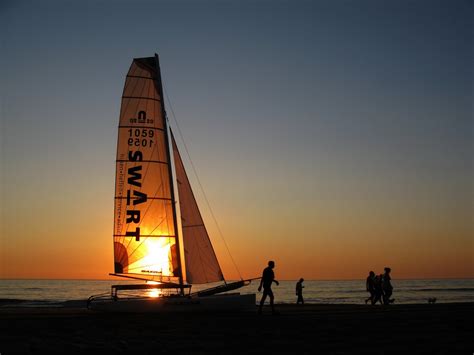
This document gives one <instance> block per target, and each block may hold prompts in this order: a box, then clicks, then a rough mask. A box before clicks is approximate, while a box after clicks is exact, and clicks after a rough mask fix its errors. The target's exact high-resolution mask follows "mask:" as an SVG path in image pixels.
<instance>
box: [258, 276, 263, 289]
mask: <svg viewBox="0 0 474 355" xmlns="http://www.w3.org/2000/svg"><path fill="white" fill-rule="evenodd" d="M262 283H263V275H262V277H261V278H260V285H259V286H258V291H261V290H262Z"/></svg>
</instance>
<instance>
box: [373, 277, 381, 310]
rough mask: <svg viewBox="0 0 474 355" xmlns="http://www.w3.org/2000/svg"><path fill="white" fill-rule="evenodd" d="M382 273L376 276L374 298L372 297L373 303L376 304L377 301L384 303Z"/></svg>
mask: <svg viewBox="0 0 474 355" xmlns="http://www.w3.org/2000/svg"><path fill="white" fill-rule="evenodd" d="M382 276H383V275H382V274H380V275H377V276H375V279H374V298H372V304H376V303H377V302H380V304H383V303H382V296H383V290H382Z"/></svg>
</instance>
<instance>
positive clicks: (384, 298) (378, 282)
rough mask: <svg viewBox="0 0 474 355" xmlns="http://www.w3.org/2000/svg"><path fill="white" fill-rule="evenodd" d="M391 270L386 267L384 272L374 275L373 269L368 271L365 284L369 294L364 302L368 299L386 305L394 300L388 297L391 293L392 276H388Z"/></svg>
mask: <svg viewBox="0 0 474 355" xmlns="http://www.w3.org/2000/svg"><path fill="white" fill-rule="evenodd" d="M391 271H392V269H390V268H389V267H386V268H385V269H384V273H383V274H380V275H375V273H374V272H373V271H370V272H369V276H368V277H367V280H366V283H365V286H366V289H367V292H369V294H370V296H369V298H367V299H366V300H365V303H367V302H369V301H370V303H371V304H376V303H377V302H380V303H381V304H385V305H388V304H390V303H393V302H394V301H395V300H394V299H392V298H390V297H391V296H392V293H393V286H392V283H391V280H392V278H391V276H390V272H391Z"/></svg>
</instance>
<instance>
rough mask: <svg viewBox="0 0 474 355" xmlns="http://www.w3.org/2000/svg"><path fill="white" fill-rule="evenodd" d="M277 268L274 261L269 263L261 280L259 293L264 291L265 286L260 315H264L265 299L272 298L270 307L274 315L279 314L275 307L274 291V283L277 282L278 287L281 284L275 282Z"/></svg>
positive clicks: (259, 310)
mask: <svg viewBox="0 0 474 355" xmlns="http://www.w3.org/2000/svg"><path fill="white" fill-rule="evenodd" d="M274 267H275V262H274V261H271V260H270V261H269V262H268V267H266V268H265V269H264V270H263V273H262V279H261V280H260V286H258V291H261V290H262V286H263V295H262V299H261V300H260V307H259V308H258V313H259V314H261V313H262V308H263V304H264V303H265V299H266V298H267V296H268V297H270V306H271V307H272V313H273V314H277V312H276V311H275V307H274V305H273V301H274V297H273V291H272V283H273V282H275V283H276V284H277V286H278V285H279V284H280V283H279V282H278V281H277V280H275V273H274V272H273V268H274Z"/></svg>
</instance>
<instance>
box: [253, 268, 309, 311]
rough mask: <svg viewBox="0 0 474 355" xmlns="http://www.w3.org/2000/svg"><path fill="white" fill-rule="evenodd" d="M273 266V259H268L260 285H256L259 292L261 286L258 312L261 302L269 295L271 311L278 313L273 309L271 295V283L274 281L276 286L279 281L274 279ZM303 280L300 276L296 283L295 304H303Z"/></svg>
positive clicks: (272, 297) (261, 305) (260, 308)
mask: <svg viewBox="0 0 474 355" xmlns="http://www.w3.org/2000/svg"><path fill="white" fill-rule="evenodd" d="M274 268H275V262H274V261H273V260H270V261H269V262H268V266H267V267H266V268H265V269H264V270H263V273H262V278H261V279H260V285H259V286H258V291H259V292H260V291H262V287H263V294H262V298H261V300H260V306H259V307H258V313H259V314H261V313H262V308H263V304H264V303H265V300H266V299H267V296H268V297H270V307H271V308H272V313H273V314H278V312H277V311H276V310H275V305H274V300H275V297H274V296H273V291H272V284H273V283H276V285H277V286H278V285H279V284H280V283H279V282H278V281H277V280H275V273H274V272H273V269H274ZM303 281H304V279H303V278H301V279H300V280H299V281H298V282H297V283H296V296H298V300H297V301H296V304H300V303H301V304H304V300H303V288H304V286H303Z"/></svg>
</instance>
